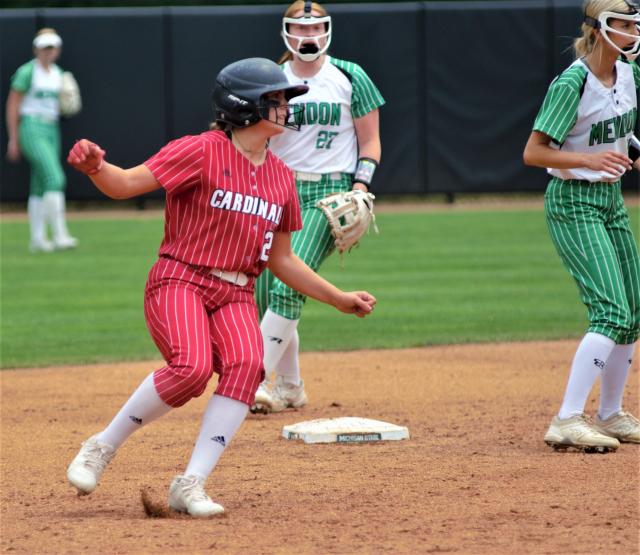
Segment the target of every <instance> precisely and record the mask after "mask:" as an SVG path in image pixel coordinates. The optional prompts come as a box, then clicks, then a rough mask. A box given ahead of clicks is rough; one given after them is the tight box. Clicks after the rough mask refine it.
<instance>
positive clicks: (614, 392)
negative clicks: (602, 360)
mask: <svg viewBox="0 0 640 555" xmlns="http://www.w3.org/2000/svg"><path fill="white" fill-rule="evenodd" d="M635 347H636V344H635V343H631V344H630V345H616V346H615V347H614V348H613V351H612V352H611V356H609V358H608V359H607V364H606V365H605V367H604V370H603V371H602V378H601V381H600V408H599V409H598V415H599V416H600V418H601V419H603V420H606V419H607V418H609V417H610V416H611V415H612V414H615V413H617V412H620V411H621V410H622V395H623V393H624V384H625V383H626V381H627V375H628V373H629V368H631V361H632V359H633V351H634V350H635Z"/></svg>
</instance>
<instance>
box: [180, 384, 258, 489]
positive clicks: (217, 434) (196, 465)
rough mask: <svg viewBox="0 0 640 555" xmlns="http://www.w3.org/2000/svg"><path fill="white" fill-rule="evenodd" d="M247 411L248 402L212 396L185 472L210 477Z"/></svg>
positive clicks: (204, 477)
mask: <svg viewBox="0 0 640 555" xmlns="http://www.w3.org/2000/svg"><path fill="white" fill-rule="evenodd" d="M247 412H249V405H246V404H245V403H242V402H240V401H236V400H235V399H230V398H229V397H223V396H222V395H214V396H213V397H211V399H210V400H209V403H208V404H207V408H206V410H205V411H204V416H203V417H202V425H201V426H200V434H199V435H198V440H197V441H196V445H195V447H194V448H193V453H192V454H191V460H190V461H189V465H188V466H187V469H186V470H185V475H191V474H195V475H196V476H198V477H200V478H202V479H204V480H206V479H207V478H208V477H209V474H211V472H213V469H214V468H215V466H216V464H218V460H219V459H220V456H221V455H222V453H223V451H224V450H225V448H226V447H227V445H229V443H231V440H232V439H233V436H235V435H236V432H237V431H238V429H239V428H240V426H241V425H242V423H243V422H244V419H245V418H246V416H247Z"/></svg>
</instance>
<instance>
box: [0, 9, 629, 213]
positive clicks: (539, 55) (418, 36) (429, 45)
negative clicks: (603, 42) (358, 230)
mask: <svg viewBox="0 0 640 555" xmlns="http://www.w3.org/2000/svg"><path fill="white" fill-rule="evenodd" d="M287 4H288V3H287ZM581 4H582V2H581V0H517V1H491V2H489V1H488V2H388V3H372V4H339V5H338V4H336V5H331V4H330V3H329V4H326V6H327V8H328V10H329V12H330V13H331V15H332V17H333V22H334V36H333V42H332V44H331V53H332V54H333V55H334V56H336V57H338V58H345V59H348V60H352V61H355V62H357V63H359V64H361V65H362V66H363V67H364V68H365V70H366V71H367V73H369V75H370V76H371V77H372V79H373V80H374V82H375V83H376V84H377V85H378V86H379V88H380V90H381V92H382V94H383V95H384V97H385V99H386V101H387V104H386V105H385V106H384V107H383V108H382V110H381V134H382V144H383V161H382V165H381V166H380V169H379V171H378V173H377V175H376V183H375V188H376V192H377V193H378V194H380V195H383V196H384V195H385V194H396V195H397V194H400V195H404V194H411V195H415V194H425V193H446V194H449V195H455V194H456V193H463V192H464V193H484V192H507V191H508V192H514V191H542V190H544V187H545V184H546V182H547V178H546V176H545V174H544V171H542V170H540V169H535V168H526V167H524V166H523V163H522V150H523V148H524V144H525V142H526V140H527V137H528V135H529V133H530V129H531V125H532V122H533V119H534V117H535V114H536V112H537V109H538V107H539V105H540V103H541V101H542V99H543V97H544V94H545V91H546V89H547V87H548V84H549V82H550V81H551V79H552V78H553V76H554V75H556V74H557V73H558V72H560V71H561V70H562V69H563V68H564V67H566V66H567V65H568V64H569V63H570V62H571V59H572V53H571V51H570V47H571V43H572V37H574V36H575V35H576V34H577V33H578V31H579V24H580V19H581V11H580V6H581ZM284 8H285V4H284V3H283V4H280V5H277V6H242V7H190V8H186V7H183V8H178V7H164V8H110V9H107V8H71V9H35V10H34V9H24V10H19V9H16V10H0V96H1V100H2V107H3V112H4V103H5V101H6V95H7V92H8V90H9V81H10V77H11V75H12V73H13V72H14V71H15V69H16V68H17V67H18V66H19V65H20V64H22V63H24V62H25V61H27V60H28V59H29V58H30V56H31V39H32V37H33V35H34V33H35V31H36V30H37V29H38V28H40V27H43V26H52V27H54V28H56V29H57V30H58V32H59V33H60V34H61V35H62V37H63V40H64V49H63V54H62V57H61V59H60V65H61V66H62V67H63V68H66V69H69V70H71V71H73V73H74V74H75V76H76V77H77V79H78V81H79V83H80V86H81V89H82V93H83V101H84V110H83V112H82V113H81V114H80V115H79V116H77V117H75V118H72V119H70V120H68V121H64V122H62V132H63V150H64V151H66V150H67V149H68V148H69V147H70V146H71V144H72V143H73V141H74V140H75V139H77V138H79V137H90V138H92V139H93V140H95V141H96V142H98V143H100V144H101V145H103V146H104V147H105V148H106V150H107V153H108V159H109V160H111V161H113V162H114V163H117V164H119V165H122V166H126V167H127V166H132V165H135V164H138V163H140V162H142V161H144V160H145V159H146V158H147V157H149V156H150V155H151V154H153V153H154V152H155V151H157V150H158V149H159V148H160V147H161V146H162V145H164V144H165V143H166V142H168V141H169V140H171V139H172V138H176V137H178V136H182V135H186V134H195V133H199V132H201V131H203V130H205V129H206V128H207V125H208V122H209V120H210V117H211V106H210V91H211V89H212V85H213V80H214V77H215V75H216V73H217V72H218V71H219V70H220V69H221V68H222V67H223V66H224V65H226V64H228V63H230V62H232V61H234V60H236V59H239V58H244V57H250V56H264V57H268V58H271V59H276V58H278V57H279V55H280V54H281V53H282V51H283V50H284V45H283V43H282V40H281V38H280V36H279V31H280V21H281V17H282V12H283V11H284ZM6 144H7V138H6V129H5V126H4V125H2V129H0V147H1V148H2V149H3V152H4V151H6ZM2 158H3V160H2V162H1V163H0V181H1V187H0V194H1V198H2V201H4V202H16V201H24V200H26V198H27V194H28V167H27V165H26V164H25V163H24V162H23V163H20V164H17V165H16V164H9V163H7V161H6V160H5V159H4V156H3V157H2ZM67 177H68V183H69V184H68V198H69V199H72V200H89V199H97V198H104V197H102V195H101V194H100V193H99V192H98V191H96V190H95V189H94V188H93V187H89V186H87V182H86V179H84V178H83V176H81V175H79V174H77V173H75V172H72V171H70V170H69V169H67ZM638 184H639V181H638V174H637V172H636V173H635V174H634V175H632V176H630V177H628V178H626V179H625V188H627V189H637V188H638ZM161 194H162V193H161V192H156V193H153V194H152V195H151V196H152V197H153V196H155V197H160V196H161Z"/></svg>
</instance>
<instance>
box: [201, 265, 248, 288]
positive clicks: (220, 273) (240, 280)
mask: <svg viewBox="0 0 640 555" xmlns="http://www.w3.org/2000/svg"><path fill="white" fill-rule="evenodd" d="M209 273H210V274H211V275H212V276H214V277H217V278H218V279H222V280H224V281H228V282H229V283H233V284H234V285H239V286H240V287H244V286H245V285H246V284H247V283H249V276H248V275H247V274H244V273H242V272H227V271H225V270H219V269H218V268H211V270H210V271H209Z"/></svg>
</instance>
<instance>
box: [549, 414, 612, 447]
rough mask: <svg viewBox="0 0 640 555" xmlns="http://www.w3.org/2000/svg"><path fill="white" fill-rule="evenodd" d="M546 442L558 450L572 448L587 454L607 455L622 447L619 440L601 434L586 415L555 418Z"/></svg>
mask: <svg viewBox="0 0 640 555" xmlns="http://www.w3.org/2000/svg"><path fill="white" fill-rule="evenodd" d="M544 441H545V443H546V444H547V445H549V446H551V447H553V448H554V449H556V450H566V449H568V448H569V447H572V448H574V449H577V450H579V451H584V452H585V453H607V452H609V451H615V450H616V449H617V448H618V447H620V442H619V441H618V440H617V439H615V438H613V437H609V436H606V435H604V434H602V433H600V432H599V431H598V430H597V429H596V428H595V427H594V426H593V425H592V424H591V423H590V422H589V420H588V418H587V416H586V415H585V414H578V415H576V416H572V417H571V418H566V419H562V420H561V419H560V418H558V417H557V416H554V417H553V420H552V421H551V425H550V426H549V429H548V430H547V433H546V434H545V436H544Z"/></svg>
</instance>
